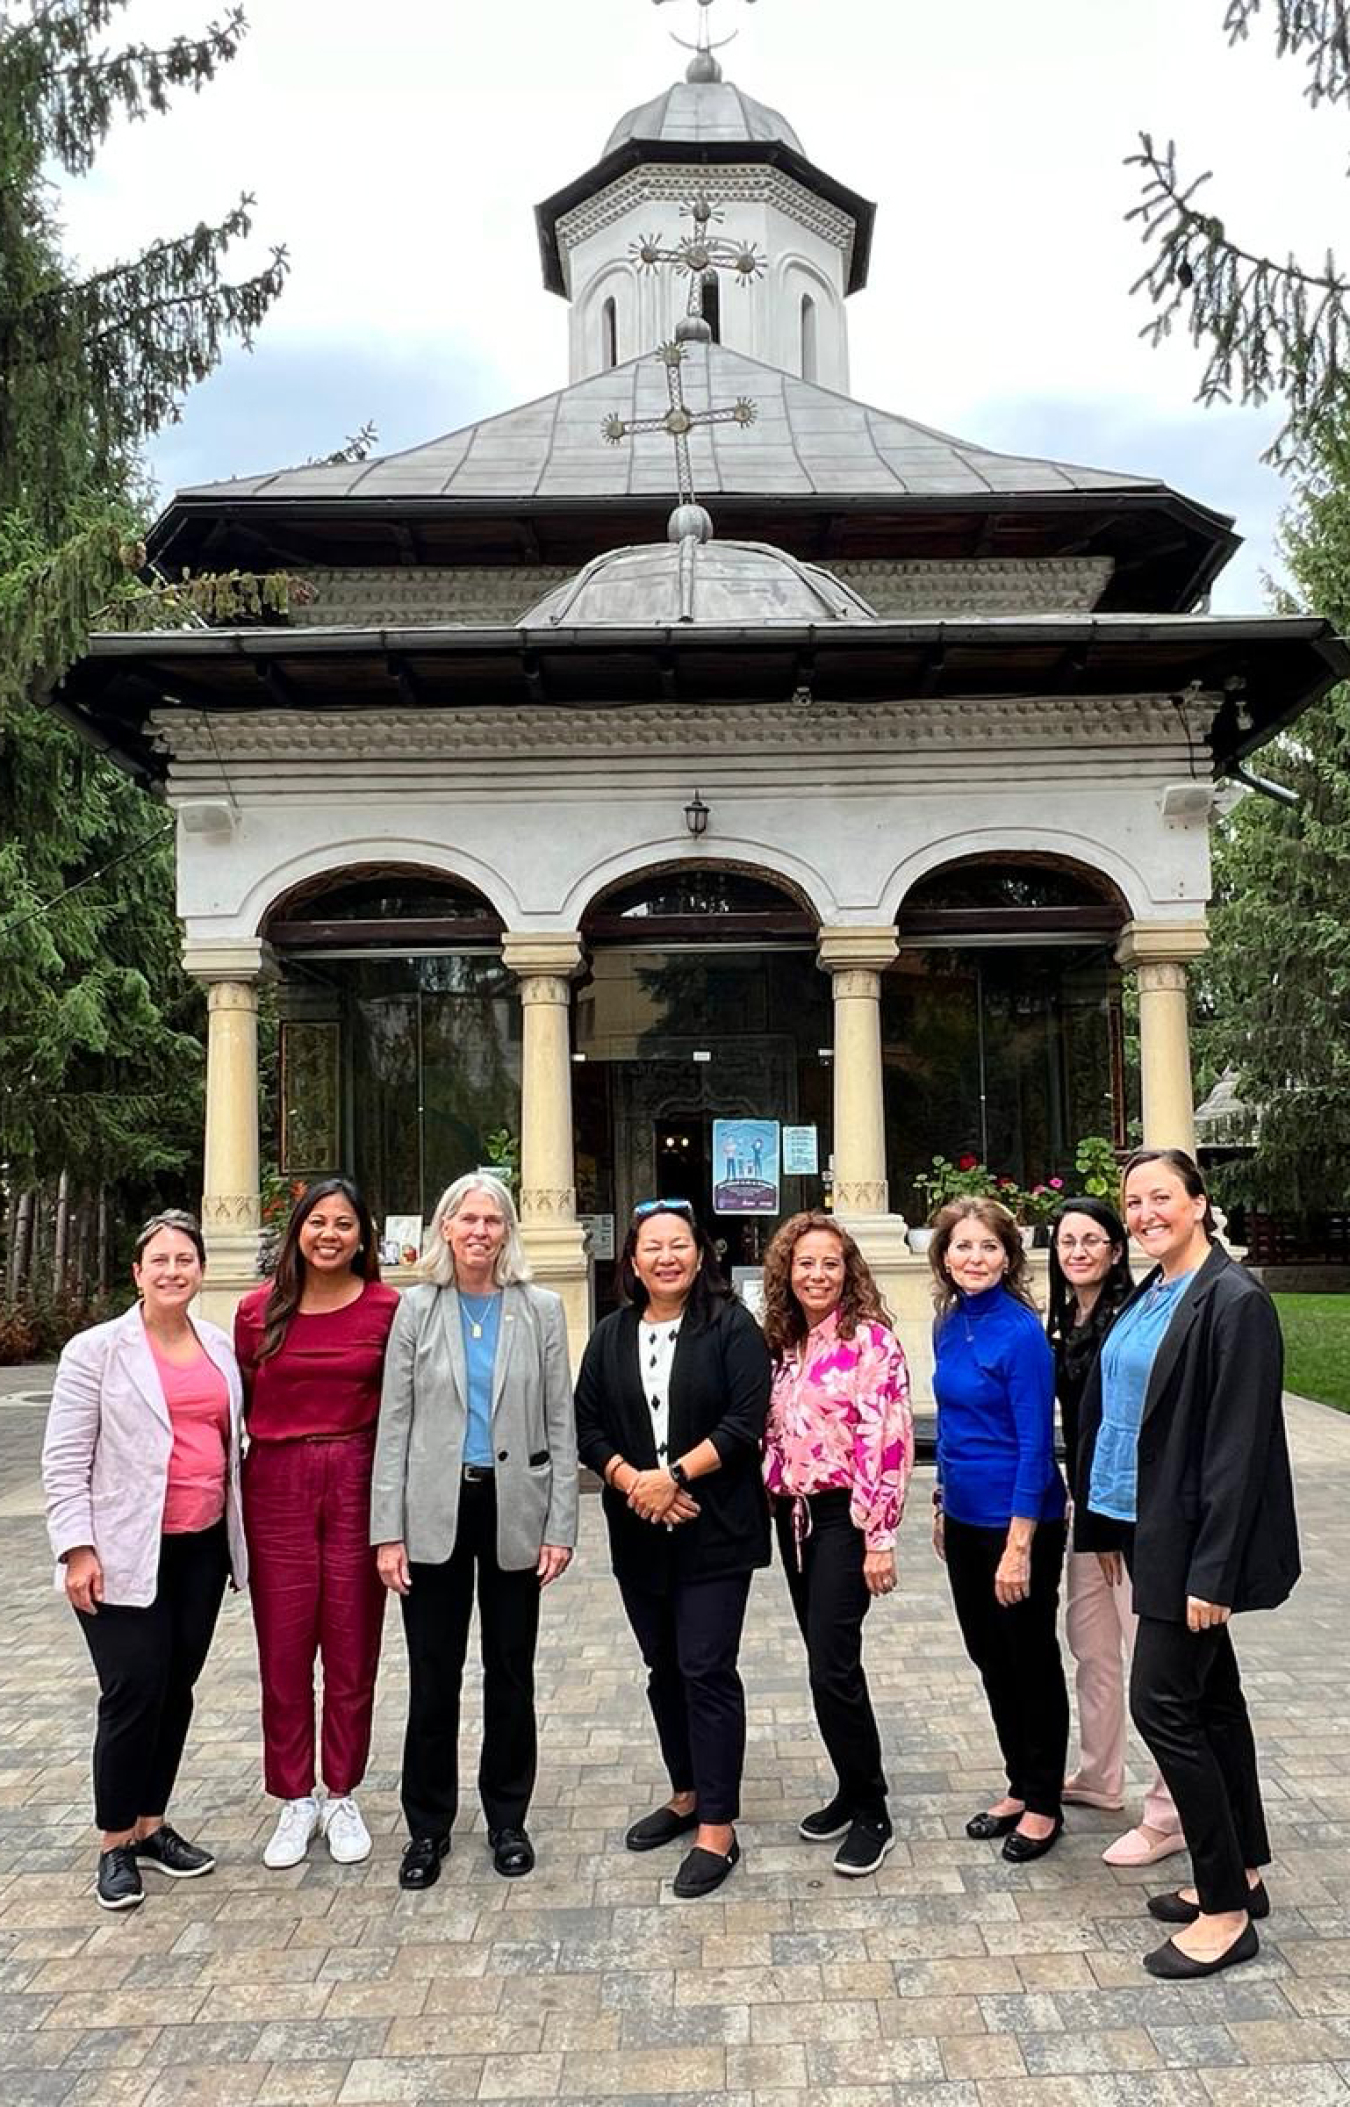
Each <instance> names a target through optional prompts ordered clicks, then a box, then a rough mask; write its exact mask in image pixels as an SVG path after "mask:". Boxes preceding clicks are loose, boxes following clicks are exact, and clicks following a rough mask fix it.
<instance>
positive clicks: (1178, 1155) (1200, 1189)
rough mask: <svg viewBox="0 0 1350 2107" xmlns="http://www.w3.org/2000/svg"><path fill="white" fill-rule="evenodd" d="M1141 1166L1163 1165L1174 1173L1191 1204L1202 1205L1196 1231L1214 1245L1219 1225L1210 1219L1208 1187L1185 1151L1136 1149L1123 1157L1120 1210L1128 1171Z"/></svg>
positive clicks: (1211, 1213) (1211, 1215)
mask: <svg viewBox="0 0 1350 2107" xmlns="http://www.w3.org/2000/svg"><path fill="white" fill-rule="evenodd" d="M1141 1163H1165V1164H1166V1165H1167V1168H1168V1170H1169V1171H1175V1172H1176V1174H1177V1176H1178V1178H1180V1180H1181V1182H1182V1184H1183V1186H1184V1187H1185V1189H1186V1191H1187V1193H1188V1194H1189V1195H1190V1197H1191V1199H1192V1200H1203V1201H1204V1203H1205V1211H1204V1213H1203V1214H1202V1215H1201V1217H1200V1227H1201V1228H1202V1229H1203V1230H1204V1232H1205V1235H1206V1236H1207V1237H1208V1238H1209V1240H1210V1242H1211V1244H1213V1243H1217V1241H1218V1236H1219V1225H1218V1223H1217V1222H1216V1221H1215V1219H1214V1209H1213V1206H1212V1205H1211V1203H1210V1197H1209V1187H1208V1186H1207V1185H1206V1183H1205V1181H1204V1179H1203V1178H1202V1176H1201V1175H1200V1166H1199V1164H1198V1163H1197V1162H1196V1160H1195V1158H1194V1156H1188V1155H1187V1154H1186V1151H1185V1149H1136V1150H1135V1151H1134V1154H1133V1155H1132V1156H1129V1157H1127V1158H1126V1161H1125V1166H1124V1169H1123V1170H1122V1171H1121V1174H1120V1193H1121V1204H1122V1206H1123V1205H1124V1200H1125V1180H1126V1179H1127V1178H1128V1177H1129V1175H1130V1172H1131V1171H1136V1170H1138V1168H1139V1166H1140V1164H1141Z"/></svg>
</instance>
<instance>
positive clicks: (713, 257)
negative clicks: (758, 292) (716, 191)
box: [628, 192, 764, 341]
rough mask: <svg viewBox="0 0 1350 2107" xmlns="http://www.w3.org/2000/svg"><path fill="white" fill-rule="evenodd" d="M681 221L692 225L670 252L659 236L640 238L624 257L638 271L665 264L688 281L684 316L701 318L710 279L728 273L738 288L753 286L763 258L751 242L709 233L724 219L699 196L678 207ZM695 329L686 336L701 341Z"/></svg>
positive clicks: (702, 334)
mask: <svg viewBox="0 0 1350 2107" xmlns="http://www.w3.org/2000/svg"><path fill="white" fill-rule="evenodd" d="M680 217H681V219H686V218H687V219H691V220H692V221H693V223H694V227H693V232H692V233H691V234H682V235H681V236H680V239H679V240H678V241H677V242H676V244H675V246H674V248H673V249H667V248H664V247H663V246H662V243H661V237H660V235H659V234H644V235H641V236H640V237H639V238H638V240H637V241H631V242H629V244H628V253H629V255H630V256H631V257H632V259H633V262H634V263H635V264H636V265H637V268H638V269H639V271H659V270H660V269H661V267H662V265H663V264H669V265H670V266H671V268H672V269H673V270H674V271H675V272H676V273H677V275H679V276H682V277H686V278H688V280H689V300H688V313H689V314H690V315H693V316H696V317H699V318H701V317H702V314H703V288H704V286H705V284H706V283H707V281H708V279H709V278H710V277H715V276H716V274H717V273H718V272H720V271H730V272H731V274H732V276H733V277H734V278H735V280H736V283H737V284H738V285H739V286H748V285H753V284H754V282H755V280H756V278H758V277H759V276H760V275H761V274H762V272H763V270H764V257H763V256H762V255H761V254H760V251H759V248H758V247H757V245H756V244H755V243H754V242H753V241H736V240H734V239H733V238H732V237H731V236H730V235H726V234H712V233H710V232H709V229H710V227H711V226H712V225H713V223H714V222H715V221H716V222H720V221H722V220H723V219H725V218H726V214H725V213H724V212H723V211H722V209H721V207H720V206H719V205H714V204H713V202H712V200H711V199H710V198H708V197H705V196H704V195H703V194H702V192H700V193H699V194H698V195H697V196H695V197H692V198H690V199H689V200H688V202H687V203H686V204H683V205H681V207H680ZM709 333H710V332H708V331H706V329H698V330H693V331H689V332H687V334H690V335H694V336H699V337H703V338H704V340H705V341H706V338H707V335H708V334H709Z"/></svg>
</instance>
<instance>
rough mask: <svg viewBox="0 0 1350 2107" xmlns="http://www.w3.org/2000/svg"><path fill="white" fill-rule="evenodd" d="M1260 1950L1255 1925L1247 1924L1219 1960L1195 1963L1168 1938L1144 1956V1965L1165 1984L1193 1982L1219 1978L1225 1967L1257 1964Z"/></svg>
mask: <svg viewBox="0 0 1350 2107" xmlns="http://www.w3.org/2000/svg"><path fill="white" fill-rule="evenodd" d="M1260 1951H1261V1941H1260V1940H1259V1939H1258V1938H1257V1936H1256V1926H1255V1925H1254V1924H1247V1925H1244V1927H1243V1929H1242V1930H1241V1931H1240V1932H1239V1933H1238V1935H1237V1937H1236V1938H1235V1939H1234V1941H1233V1943H1232V1945H1231V1946H1230V1947H1228V1948H1227V1950H1226V1951H1225V1952H1223V1953H1221V1954H1220V1955H1219V1957H1218V1959H1217V1960H1216V1961H1193V1960H1192V1959H1191V1957H1190V1955H1189V1954H1188V1953H1183V1952H1182V1950H1181V1948H1180V1947H1179V1946H1178V1945H1176V1944H1175V1942H1174V1941H1173V1940H1171V1939H1165V1940H1164V1941H1163V1943H1162V1945H1161V1946H1155V1947H1154V1949H1153V1952H1152V1953H1146V1954H1145V1955H1144V1966H1145V1967H1146V1968H1147V1970H1148V1972H1149V1974H1150V1975H1156V1976H1158V1977H1160V1978H1161V1980H1162V1981H1163V1982H1165V1983H1191V1982H1195V1981H1197V1980H1198V1978H1199V1977H1200V1976H1202V1975H1217V1974H1218V1973H1219V1971H1220V1969H1222V1968H1239V1967H1241V1965H1242V1963H1243V1962H1244V1961H1254V1960H1255V1959H1256V1956H1257V1954H1258V1953H1259V1952H1260Z"/></svg>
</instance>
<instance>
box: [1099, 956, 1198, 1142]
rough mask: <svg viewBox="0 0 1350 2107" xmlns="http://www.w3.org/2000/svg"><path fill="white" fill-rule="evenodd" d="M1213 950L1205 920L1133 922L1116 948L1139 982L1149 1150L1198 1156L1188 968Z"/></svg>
mask: <svg viewBox="0 0 1350 2107" xmlns="http://www.w3.org/2000/svg"><path fill="white" fill-rule="evenodd" d="M1208 948H1209V937H1208V935H1207V934H1206V930H1205V925H1204V923H1203V922H1167V923H1150V922H1130V923H1128V924H1127V925H1126V928H1125V931H1124V934H1123V935H1122V937H1121V939H1120V943H1119V945H1118V947H1117V949H1116V957H1117V959H1118V960H1119V962H1120V964H1121V965H1122V966H1124V967H1125V969H1126V970H1127V971H1132V972H1133V973H1134V974H1135V975H1136V977H1137V980H1138V984H1139V1080H1140V1091H1141V1095H1142V1099H1143V1115H1144V1142H1145V1145H1146V1147H1148V1148H1165V1149H1185V1150H1186V1151H1187V1152H1188V1153H1189V1154H1190V1155H1192V1156H1193V1155H1194V1154H1195V1096H1194V1092H1193V1090H1192V1087H1191V1034H1190V1022H1189V1018H1188V1015H1187V1008H1186V969H1187V966H1188V965H1189V964H1190V962H1191V960H1192V959H1196V958H1201V957H1203V955H1204V953H1205V952H1206V951H1207V950H1208Z"/></svg>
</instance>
